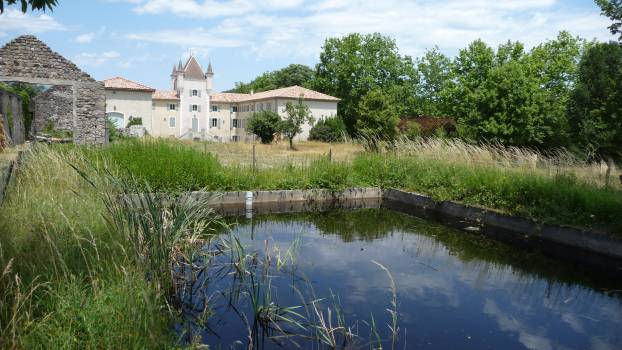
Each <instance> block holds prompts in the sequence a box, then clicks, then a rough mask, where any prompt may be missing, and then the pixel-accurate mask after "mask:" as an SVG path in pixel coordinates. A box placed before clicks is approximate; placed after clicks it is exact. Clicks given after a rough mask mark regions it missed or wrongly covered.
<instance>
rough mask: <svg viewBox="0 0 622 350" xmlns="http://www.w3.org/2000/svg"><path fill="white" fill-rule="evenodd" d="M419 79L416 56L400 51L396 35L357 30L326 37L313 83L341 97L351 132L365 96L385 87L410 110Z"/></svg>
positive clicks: (401, 108) (403, 110)
mask: <svg viewBox="0 0 622 350" xmlns="http://www.w3.org/2000/svg"><path fill="white" fill-rule="evenodd" d="M416 83H417V76H416V71H415V68H414V64H413V62H412V59H411V58H410V57H408V56H402V55H400V54H399V52H398V49H397V45H396V44H395V41H394V40H393V39H391V38H389V37H386V36H382V35H380V34H378V33H375V34H367V35H361V34H358V33H354V34H349V35H347V36H344V37H342V38H329V39H326V41H325V43H324V46H323V49H322V52H321V53H320V63H318V64H317V66H316V73H315V80H314V81H313V87H314V88H315V89H317V90H319V91H322V92H324V93H327V94H330V95H333V96H337V97H339V98H340V99H341V101H340V102H339V110H340V114H341V115H342V117H343V120H344V122H345V124H346V127H347V128H348V132H349V133H351V134H354V133H355V131H356V130H355V129H356V124H357V123H356V118H357V113H356V112H357V108H358V105H359V102H360V101H361V98H362V96H364V95H365V94H367V93H368V92H369V91H371V90H374V89H380V90H383V91H385V92H387V93H390V94H391V95H392V96H395V97H397V98H396V99H395V100H396V101H399V105H397V106H396V108H397V109H398V110H399V112H400V113H410V112H411V111H412V109H413V108H414V98H415V92H416V90H415V87H416Z"/></svg>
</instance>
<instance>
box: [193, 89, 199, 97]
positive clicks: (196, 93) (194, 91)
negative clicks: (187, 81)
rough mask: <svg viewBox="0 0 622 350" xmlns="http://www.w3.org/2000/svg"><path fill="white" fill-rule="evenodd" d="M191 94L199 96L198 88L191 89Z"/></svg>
mask: <svg viewBox="0 0 622 350" xmlns="http://www.w3.org/2000/svg"><path fill="white" fill-rule="evenodd" d="M191 93H192V96H199V90H192V91H191Z"/></svg>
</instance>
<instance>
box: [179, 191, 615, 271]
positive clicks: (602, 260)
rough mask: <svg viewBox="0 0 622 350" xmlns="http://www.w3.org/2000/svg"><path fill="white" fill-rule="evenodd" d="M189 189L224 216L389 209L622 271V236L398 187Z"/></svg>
mask: <svg viewBox="0 0 622 350" xmlns="http://www.w3.org/2000/svg"><path fill="white" fill-rule="evenodd" d="M250 194H252V203H251V204H250V206H249V204H248V195H249V192H247V191H234V192H224V193H216V192H191V193H188V194H187V195H188V196H191V197H194V198H201V197H204V196H210V197H213V198H212V203H213V207H214V208H216V209H217V210H219V211H220V212H221V213H222V214H223V215H244V214H245V213H246V214H249V210H251V211H252V213H254V214H266V213H289V212H309V211H325V210H331V209H336V208H345V209H354V208H380V207H384V208H388V209H391V210H396V211H399V212H403V213H406V214H409V215H414V216H417V217H421V218H425V219H429V220H434V221H437V222H440V223H442V224H444V225H447V226H452V227H454V228H458V229H461V230H463V231H466V232H469V233H476V234H483V235H486V236H488V237H491V238H494V239H498V240H502V241H505V242H508V243H510V244H514V245H517V246H521V247H528V248H536V249H539V250H541V251H542V252H543V253H546V254H548V255H552V256H555V257H557V258H562V259H567V260H573V261H576V262H580V263H585V264H589V265H591V266H593V267H594V268H598V269H599V270H604V271H607V272H611V273H614V274H615V275H616V276H622V240H620V239H618V238H614V237H611V236H608V235H605V234H600V233H596V232H592V231H589V230H581V229H577V228H572V227H563V226H556V225H544V224H541V223H537V222H535V221H533V220H529V219H525V218H521V217H516V216H511V215H507V214H503V213H500V212H497V211H494V210H490V209H485V208H478V207H474V206H468V205H464V204H460V203H456V202H451V201H442V202H437V201H435V200H433V199H432V198H431V197H429V196H426V195H422V194H418V193H412V192H406V191H401V190H396V189H384V190H383V189H380V188H352V189H347V190H344V191H338V192H334V191H329V190H321V189H320V190H285V191H251V192H250Z"/></svg>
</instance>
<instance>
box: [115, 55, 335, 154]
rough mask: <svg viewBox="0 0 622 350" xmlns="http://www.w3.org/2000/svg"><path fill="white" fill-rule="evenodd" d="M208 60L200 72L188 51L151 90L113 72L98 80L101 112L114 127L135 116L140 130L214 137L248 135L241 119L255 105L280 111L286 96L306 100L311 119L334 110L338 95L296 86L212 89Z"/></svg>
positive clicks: (222, 139)
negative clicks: (166, 81)
mask: <svg viewBox="0 0 622 350" xmlns="http://www.w3.org/2000/svg"><path fill="white" fill-rule="evenodd" d="M213 79H214V71H213V69H212V65H211V63H210V64H209V65H208V67H207V70H206V71H205V72H204V71H203V69H202V68H201V65H200V64H199V62H198V61H197V59H196V58H195V57H194V56H191V57H190V58H189V59H188V60H187V61H186V64H184V65H182V62H181V61H180V62H179V64H178V65H174V66H173V71H172V73H171V90H166V91H162V90H155V89H152V88H150V87H148V86H145V85H143V84H139V83H137V82H133V81H131V80H128V79H125V78H121V77H116V78H112V79H108V80H105V81H104V84H105V90H106V116H107V117H108V118H109V119H111V120H112V121H113V122H114V124H115V125H116V126H117V127H118V128H123V127H125V126H127V125H128V123H129V122H130V120H132V119H135V118H140V120H141V121H142V125H143V127H144V128H145V131H146V132H147V133H149V134H150V135H151V136H154V137H172V138H179V139H190V140H209V141H216V142H229V141H252V140H254V139H255V136H254V135H252V134H250V133H249V132H248V131H247V129H246V124H247V120H248V119H249V118H250V117H251V116H252V114H253V113H254V112H257V111H264V110H267V111H274V112H276V113H278V114H279V115H281V116H284V115H285V106H286V104H287V103H288V102H293V103H298V101H299V100H300V99H302V101H303V103H304V104H306V105H308V106H309V109H310V111H311V114H312V115H313V118H314V120H319V119H322V118H325V117H332V116H335V115H336V114H337V103H338V102H339V99H338V98H336V97H333V96H329V95H325V94H322V93H319V92H317V91H313V90H310V89H306V88H303V87H300V86H290V87H285V88H281V89H276V90H269V91H263V92H257V93H250V94H240V93H228V92H217V93H214V92H212V86H213V85H212V84H213ZM310 129H311V125H309V124H305V125H303V127H302V132H301V133H300V134H299V135H298V136H297V139H301V140H302V139H305V140H306V139H307V138H308V136H309V130H310Z"/></svg>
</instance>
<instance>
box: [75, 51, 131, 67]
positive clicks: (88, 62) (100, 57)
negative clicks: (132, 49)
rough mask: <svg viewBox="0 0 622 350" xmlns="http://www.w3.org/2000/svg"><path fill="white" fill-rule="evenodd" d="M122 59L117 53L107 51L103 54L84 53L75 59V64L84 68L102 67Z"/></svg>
mask: <svg viewBox="0 0 622 350" xmlns="http://www.w3.org/2000/svg"><path fill="white" fill-rule="evenodd" d="M120 57H121V54H120V53H118V52H117V51H106V52H103V53H92V52H82V53H80V54H78V55H76V56H75V57H74V62H76V63H77V64H78V65H82V66H95V67H97V66H101V65H103V64H105V63H109V62H111V61H116V60H117V59H118V58H120Z"/></svg>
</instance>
